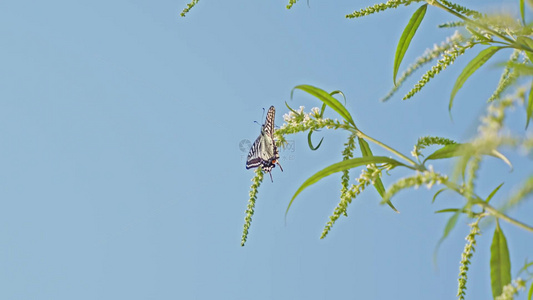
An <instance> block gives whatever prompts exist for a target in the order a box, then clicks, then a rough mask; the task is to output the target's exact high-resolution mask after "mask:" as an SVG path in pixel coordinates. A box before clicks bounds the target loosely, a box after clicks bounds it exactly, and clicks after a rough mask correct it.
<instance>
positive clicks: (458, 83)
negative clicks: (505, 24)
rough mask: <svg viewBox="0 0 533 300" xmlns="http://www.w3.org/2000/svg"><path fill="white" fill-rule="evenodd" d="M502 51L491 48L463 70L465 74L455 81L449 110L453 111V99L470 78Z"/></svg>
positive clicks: (482, 52) (480, 53)
mask: <svg viewBox="0 0 533 300" xmlns="http://www.w3.org/2000/svg"><path fill="white" fill-rule="evenodd" d="M500 49H502V47H490V48H487V49H485V50H483V51H481V52H479V54H478V55H477V56H476V57H474V59H472V60H471V61H470V62H469V63H468V65H467V66H466V67H465V68H464V69H463V72H461V74H460V75H459V77H457V81H455V84H454V86H453V89H452V94H451V95H450V104H449V106H448V109H449V110H451V109H452V104H453V98H454V97H455V94H457V92H458V91H459V89H461V88H462V87H463V84H464V83H465V82H466V80H467V79H468V77H470V75H472V74H474V72H475V71H477V69H479V68H480V67H481V66H482V65H484V64H485V63H486V62H487V61H488V60H489V59H490V58H491V57H492V56H493V55H494V54H495V53H496V52H498V50H500Z"/></svg>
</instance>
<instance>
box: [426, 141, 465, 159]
mask: <svg viewBox="0 0 533 300" xmlns="http://www.w3.org/2000/svg"><path fill="white" fill-rule="evenodd" d="M465 145H466V146H465ZM467 147H468V144H450V145H446V146H444V147H442V148H440V149H437V150H436V151H435V152H433V153H431V154H430V155H429V156H428V157H426V159H425V160H424V162H426V161H428V160H431V159H443V158H450V157H455V156H460V155H461V153H463V152H466V151H467V149H468V148H467Z"/></svg>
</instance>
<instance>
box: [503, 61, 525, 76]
mask: <svg viewBox="0 0 533 300" xmlns="http://www.w3.org/2000/svg"><path fill="white" fill-rule="evenodd" d="M496 66H504V67H505V66H509V68H512V69H513V70H514V71H515V72H517V73H518V75H520V76H533V66H531V65H525V64H522V63H503V64H496Z"/></svg>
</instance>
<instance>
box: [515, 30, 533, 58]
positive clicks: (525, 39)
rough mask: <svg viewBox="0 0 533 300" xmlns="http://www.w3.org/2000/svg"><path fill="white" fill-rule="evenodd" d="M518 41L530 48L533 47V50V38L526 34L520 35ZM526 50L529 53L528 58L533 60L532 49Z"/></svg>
mask: <svg viewBox="0 0 533 300" xmlns="http://www.w3.org/2000/svg"><path fill="white" fill-rule="evenodd" d="M516 41H517V42H518V43H520V44H522V45H524V46H526V47H528V48H529V49H532V50H533V40H532V39H530V38H528V37H525V36H519V37H517V38H516ZM524 52H525V53H526V55H527V58H529V60H530V61H531V62H533V52H531V51H528V50H524Z"/></svg>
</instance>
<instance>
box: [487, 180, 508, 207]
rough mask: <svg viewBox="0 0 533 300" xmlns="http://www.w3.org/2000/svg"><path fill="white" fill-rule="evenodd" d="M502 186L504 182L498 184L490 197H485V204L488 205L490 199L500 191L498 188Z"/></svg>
mask: <svg viewBox="0 0 533 300" xmlns="http://www.w3.org/2000/svg"><path fill="white" fill-rule="evenodd" d="M503 184H504V182H502V183H500V185H499V186H497V187H496V188H495V189H494V190H493V191H492V192H491V193H490V195H489V196H488V197H487V200H485V202H487V203H489V201H490V199H492V197H494V195H495V194H496V192H498V191H499V190H500V188H501V187H502V185H503Z"/></svg>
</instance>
